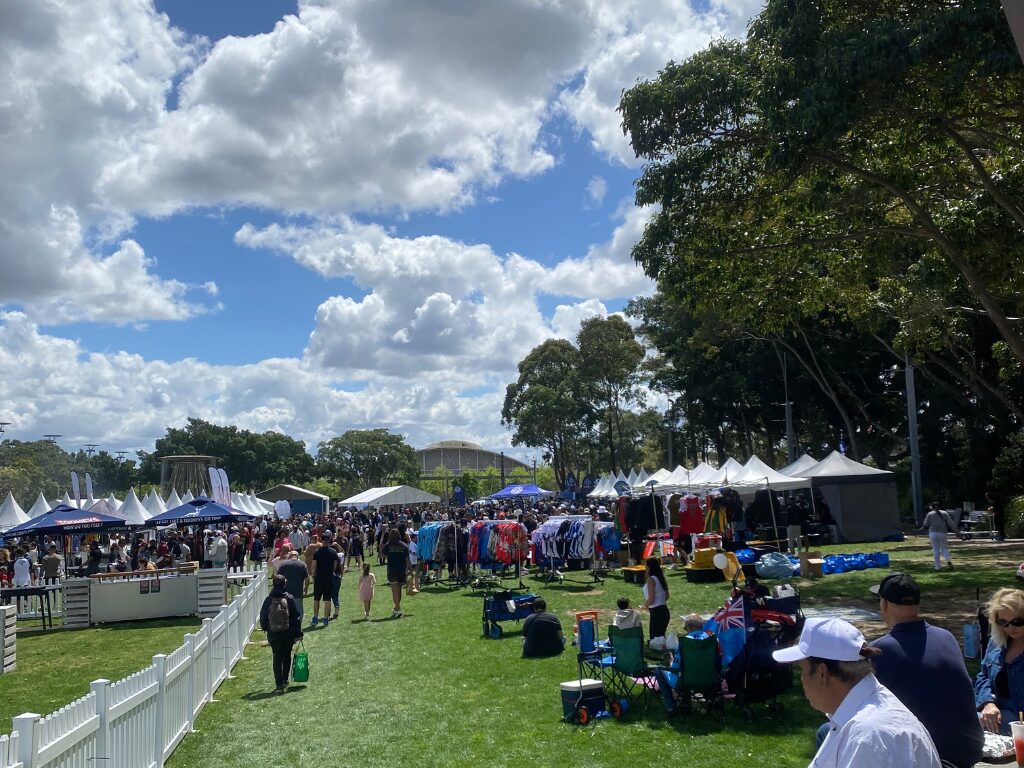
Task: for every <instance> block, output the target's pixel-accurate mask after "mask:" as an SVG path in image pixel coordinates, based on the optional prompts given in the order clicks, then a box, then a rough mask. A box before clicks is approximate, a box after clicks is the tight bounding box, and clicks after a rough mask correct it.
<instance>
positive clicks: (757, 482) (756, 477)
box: [729, 456, 811, 491]
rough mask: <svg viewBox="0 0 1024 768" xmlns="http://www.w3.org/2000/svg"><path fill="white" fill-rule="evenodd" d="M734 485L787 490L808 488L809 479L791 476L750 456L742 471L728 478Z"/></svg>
mask: <svg viewBox="0 0 1024 768" xmlns="http://www.w3.org/2000/svg"><path fill="white" fill-rule="evenodd" d="M729 483H730V484H731V485H734V486H747V487H760V488H771V489H772V490H774V491H789V490H793V489H794V488H809V487H810V486H811V483H810V481H809V480H808V479H807V478H805V477H791V476H789V475H784V474H782V473H781V472H776V471H775V470H774V469H772V468H771V467H769V466H768V465H767V464H765V463H764V462H763V461H761V459H759V458H758V457H757V456H751V457H750V458H749V459H748V460H747V463H746V464H744V465H743V472H741V473H740V474H739V475H737V476H735V477H730V478H729Z"/></svg>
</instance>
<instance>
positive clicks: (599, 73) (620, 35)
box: [559, 0, 764, 165]
mask: <svg viewBox="0 0 1024 768" xmlns="http://www.w3.org/2000/svg"><path fill="white" fill-rule="evenodd" d="M763 5H764V0H713V1H712V2H710V3H708V4H707V8H706V9H704V10H697V9H695V8H694V3H693V2H692V0H593V3H592V11H591V12H592V14H593V16H594V18H595V23H596V28H597V30H598V33H599V34H598V38H599V40H600V43H599V44H598V45H597V46H595V48H594V49H593V50H591V51H590V52H589V55H588V57H587V60H586V61H585V62H584V64H583V65H582V70H583V71H582V76H581V78H580V84H579V85H578V86H576V87H572V88H567V89H565V90H563V91H562V92H561V93H560V95H559V104H560V105H561V107H562V108H563V109H564V110H565V111H566V112H567V113H568V114H569V115H570V117H571V118H572V119H573V120H574V121H575V122H576V124H577V126H579V127H580V128H581V129H583V130H585V131H586V132H587V134H588V135H589V136H590V140H591V144H592V146H593V147H594V148H595V149H596V150H597V151H599V152H602V153H604V154H607V155H608V156H610V157H612V158H615V159H618V160H619V161H621V162H624V163H627V164H631V165H632V164H636V163H637V161H636V157H635V155H634V154H633V151H632V150H631V149H630V147H629V141H628V138H627V137H625V136H623V134H622V117H621V115H619V114H618V112H616V108H617V107H618V105H619V99H620V97H621V94H622V90H623V89H624V88H629V87H630V86H632V85H633V84H634V83H635V82H636V81H637V80H638V79H648V78H654V77H656V76H657V74H658V71H659V70H661V69H662V68H663V67H664V66H665V64H666V63H667V62H668V61H670V60H674V61H682V60H684V59H685V58H687V57H688V56H690V55H691V54H693V53H696V52H697V51H698V50H700V49H701V48H703V47H705V46H706V45H707V44H708V42H709V41H710V40H712V39H714V38H717V37H735V36H737V35H740V34H742V33H743V32H744V30H745V28H746V24H747V22H748V21H749V20H750V19H751V18H752V17H753V16H754V15H755V14H756V13H757V12H758V10H759V9H760V8H761V7H762V6H763Z"/></svg>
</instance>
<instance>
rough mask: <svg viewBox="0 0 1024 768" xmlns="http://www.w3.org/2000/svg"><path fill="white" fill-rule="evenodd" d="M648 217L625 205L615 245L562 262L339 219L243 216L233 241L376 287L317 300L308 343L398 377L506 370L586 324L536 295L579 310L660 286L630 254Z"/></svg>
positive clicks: (324, 359) (333, 357) (314, 351)
mask: <svg viewBox="0 0 1024 768" xmlns="http://www.w3.org/2000/svg"><path fill="white" fill-rule="evenodd" d="M648 215H649V214H648V213H647V212H644V211H640V210H637V209H635V208H627V209H625V211H624V212H623V213H622V216H623V217H624V221H623V222H622V223H621V224H620V225H619V226H618V227H617V228H616V229H615V232H614V233H613V236H612V238H611V239H610V240H609V241H608V242H606V243H601V244H599V245H595V246H593V247H591V248H590V249H589V250H588V252H587V253H586V255H584V256H583V257H581V258H578V259H567V260H564V261H562V262H560V263H558V264H557V265H555V266H554V267H546V266H544V265H542V264H540V263H538V262H536V261H533V260H531V259H527V258H524V257H523V256H520V255H518V254H515V253H512V254H507V255H505V256H499V255H498V254H496V253H494V251H493V250H492V249H491V248H490V247H488V246H486V245H473V244H466V243H461V242H458V241H456V240H452V239H450V238H444V237H438V236H430V237H417V238H399V237H395V236H393V235H391V234H390V233H388V232H387V231H386V230H385V229H384V228H382V227H380V226H378V225H367V224H360V223H357V222H355V221H353V220H351V219H340V218H339V219H335V220H333V221H330V222H323V223H321V224H319V225H314V226H306V227H300V226H281V225H277V224H273V225H270V226H268V227H265V228H263V229H257V228H255V227H253V226H251V225H245V226H243V227H242V228H241V229H239V231H238V232H237V233H236V235H235V240H236V242H238V243H239V244H242V245H245V246H248V247H251V248H269V249H273V250H277V251H281V252H284V253H288V254H289V255H291V256H292V257H293V258H294V259H295V260H296V261H297V262H298V263H300V264H302V265H304V266H306V267H309V268H310V269H313V270H315V271H317V272H319V273H320V274H322V275H324V276H325V277H335V278H337V277H343V278H351V279H352V280H353V281H354V282H355V283H356V284H357V285H358V286H359V287H361V288H363V289H365V290H367V291H368V293H367V294H366V295H365V296H364V297H362V298H361V299H358V300H357V299H354V298H351V297H347V296H336V297H332V298H330V299H328V300H327V301H325V302H323V303H322V304H321V305H320V307H319V308H318V310H317V315H316V325H315V327H314V329H313V332H312V333H311V335H310V340H309V345H308V347H307V350H306V352H307V355H308V356H309V357H311V358H312V359H314V360H316V361H318V362H319V364H321V365H324V366H326V367H328V368H331V369H349V370H358V371H378V372H384V373H387V374H392V375H397V374H398V373H399V372H401V371H410V372H417V371H425V370H439V369H446V370H451V369H458V370H462V371H471V372H485V371H491V372H508V371H512V370H514V368H515V365H516V363H517V362H518V360H520V359H521V358H522V357H523V356H524V355H525V354H526V352H528V351H529V350H530V349H532V348H533V347H534V346H536V345H537V344H539V343H540V342H542V341H543V340H544V339H546V338H548V337H550V336H551V335H564V332H565V331H564V329H565V328H567V327H569V326H571V324H572V322H576V324H577V325H578V321H576V320H566V319H559V318H560V315H559V312H556V314H555V317H554V319H553V320H552V321H549V320H546V319H545V318H544V316H543V315H542V313H541V311H540V309H539V306H538V303H537V301H538V296H540V295H542V294H548V295H557V296H567V297H573V298H579V299H582V300H584V301H583V302H582V303H581V304H577V305H572V306H566V307H564V308H563V307H560V308H559V311H560V312H562V314H563V315H564V316H565V317H566V318H568V317H569V316H570V315H571V316H572V317H574V318H575V317H578V316H579V315H580V313H589V314H601V313H603V312H604V306H603V304H601V302H600V299H615V298H630V297H632V296H634V295H636V294H639V293H647V292H650V291H651V290H652V287H653V283H652V282H651V280H650V279H649V278H647V277H646V276H645V275H644V274H643V272H642V270H640V268H639V267H638V266H637V265H636V264H635V263H634V262H633V261H632V259H631V257H630V248H631V247H632V244H633V242H635V240H636V238H637V236H638V235H639V234H640V233H641V232H642V230H643V226H644V224H645V223H646V221H647V219H648ZM566 313H569V314H566ZM573 333H574V332H573Z"/></svg>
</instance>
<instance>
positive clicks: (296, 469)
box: [139, 418, 314, 488]
mask: <svg viewBox="0 0 1024 768" xmlns="http://www.w3.org/2000/svg"><path fill="white" fill-rule="evenodd" d="M188 454H200V455H206V456H216V457H218V458H219V459H220V461H219V462H218V466H221V467H223V468H224V471H225V472H227V475H228V479H229V480H230V482H231V485H232V487H235V488H268V487H270V486H272V485H276V484H278V483H300V484H301V483H305V482H307V481H309V480H310V479H312V477H313V466H314V465H313V457H312V456H310V455H309V454H308V453H307V452H306V446H305V445H304V444H303V443H302V442H301V441H300V440H295V439H294V438H291V437H288V436H287V435H282V434H281V433H279V432H263V433H262V434H260V433H255V432H250V431H249V430H247V429H239V428H238V427H236V426H233V425H231V426H220V425H218V424H211V423H210V422H208V421H203V420H202V419H195V418H189V419H188V422H187V424H186V425H185V427H183V428H180V429H179V428H175V427H168V429H167V434H166V435H164V436H163V437H161V438H160V439H159V440H157V441H156V450H155V451H154V452H153V453H146V452H144V451H140V452H139V458H140V459H141V466H140V475H141V477H142V479H143V480H145V481H146V482H150V483H158V482H159V481H160V457H162V456H177V455H188Z"/></svg>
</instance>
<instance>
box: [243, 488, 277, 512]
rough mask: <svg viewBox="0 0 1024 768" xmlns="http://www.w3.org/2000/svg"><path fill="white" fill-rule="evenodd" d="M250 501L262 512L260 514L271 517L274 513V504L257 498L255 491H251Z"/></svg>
mask: <svg viewBox="0 0 1024 768" xmlns="http://www.w3.org/2000/svg"><path fill="white" fill-rule="evenodd" d="M249 501H251V502H252V504H253V506H254V507H256V509H259V510H262V511H261V513H260V514H264V515H270V514H273V512H274V502H272V501H264V500H263V499H261V498H260V497H259V496H257V495H256V494H255V492H253V491H249Z"/></svg>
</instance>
